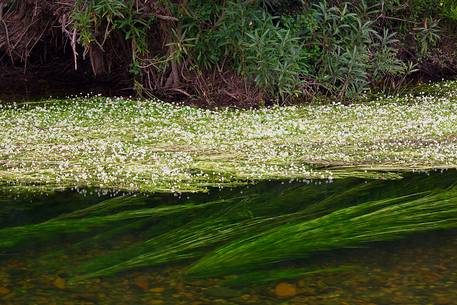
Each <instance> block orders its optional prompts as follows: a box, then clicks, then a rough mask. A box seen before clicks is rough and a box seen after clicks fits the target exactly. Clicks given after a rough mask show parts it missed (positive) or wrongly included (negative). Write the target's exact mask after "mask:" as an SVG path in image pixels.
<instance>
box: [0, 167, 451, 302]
mask: <svg viewBox="0 0 457 305" xmlns="http://www.w3.org/2000/svg"><path fill="white" fill-rule="evenodd" d="M456 178H457V172H455V171H447V172H444V173H433V174H414V175H408V176H407V177H405V179H402V180H398V181H364V180H358V179H347V180H341V181H336V182H333V183H327V182H325V181H323V182H313V183H309V182H308V183H304V182H300V183H298V182H294V183H281V182H269V183H262V184H258V185H254V186H250V187H247V188H239V189H233V190H223V191H213V192H211V193H210V194H205V195H201V194H194V195H181V196H174V195H158V194H152V195H144V194H141V195H140V194H137V195H131V194H117V195H116V196H113V195H109V194H108V195H107V194H104V195H103V194H99V193H100V192H97V191H92V192H90V191H89V192H86V193H85V194H81V193H78V192H56V193H53V194H48V195H46V196H43V195H37V194H33V193H17V192H14V190H13V191H12V189H11V188H7V187H3V188H1V189H0V192H1V198H0V304H59V305H60V304H128V303H130V304H195V305H197V304H201V305H203V304H379V305H381V304H456V303H457V260H456V259H455V256H456V254H457V230H456V226H454V225H453V224H454V223H457V220H456V219H457V201H456V200H457V190H456V187H455V185H456V183H457V179H456ZM454 207H455V208H454ZM384 240H393V241H387V242H386V241H384ZM291 241H294V242H293V243H292V242H291ZM374 241H377V242H374Z"/></svg>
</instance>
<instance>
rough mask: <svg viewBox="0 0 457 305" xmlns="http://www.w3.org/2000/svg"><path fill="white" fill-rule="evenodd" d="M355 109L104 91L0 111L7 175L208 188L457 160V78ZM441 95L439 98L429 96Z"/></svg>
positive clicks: (2, 168) (23, 181)
mask: <svg viewBox="0 0 457 305" xmlns="http://www.w3.org/2000/svg"><path fill="white" fill-rule="evenodd" d="M431 88H432V89H433V90H429V91H427V92H429V93H424V94H416V95H407V96H403V97H395V98H393V97H391V98H385V99H378V100H376V101H372V102H366V103H364V104H353V105H350V106H345V105H340V104H334V105H306V106H290V107H272V108H265V109H259V110H233V109H224V110H204V109H198V108H193V107H188V106H179V105H171V104H165V103H161V102H158V101H151V100H145V101H137V100H130V99H111V98H104V97H92V98H72V99H68V100H62V101H57V100H49V101H48V102H45V103H41V104H24V105H16V106H3V108H1V109H0V181H1V182H5V183H12V184H14V185H21V186H30V185H37V186H39V187H40V188H44V189H46V188H48V189H52V188H70V187H76V188H78V187H80V188H82V187H97V188H112V189H117V190H128V191H147V192H199V191H205V190H207V189H208V188H209V187H223V186H235V185H240V184H244V183H249V182H250V181H259V180H268V179H316V178H318V179H321V178H325V179H327V178H328V179H337V178H344V177H348V176H349V177H351V176H352V177H367V178H370V177H371V178H377V177H380V176H381V177H384V178H398V174H389V173H384V174H382V172H386V171H399V170H400V171H412V170H426V169H431V168H455V167H457V140H456V139H457V102H456V101H457V89H456V88H457V85H456V83H454V82H448V83H441V84H437V85H432V86H431ZM429 94H430V95H429Z"/></svg>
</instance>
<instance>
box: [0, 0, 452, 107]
mask: <svg viewBox="0 0 457 305" xmlns="http://www.w3.org/2000/svg"><path fill="white" fill-rule="evenodd" d="M456 22H457V0H407V1H403V0H385V1H374V0H363V1H337V0H328V1H326V0H313V1H298V0H263V1H262V0H246V1H238V0H227V1H210V0H182V1H171V0H158V1H157V0H156V1H154V0H149V1H139V0H61V1H50V0H41V1H36V0H0V92H1V95H2V96H3V98H4V99H5V98H16V97H17V96H20V97H26V98H32V97H36V96H47V95H68V94H76V93H79V92H89V91H92V92H95V93H102V94H107V95H131V94H136V95H140V96H152V95H153V96H158V97H160V98H162V99H165V100H169V101H179V100H184V101H186V102H190V103H196V104H200V105H206V106H219V105H236V106H241V107H249V106H257V105H262V104H265V103H267V104H269V103H296V102H301V101H309V100H312V99H314V98H315V97H320V96H328V97H332V98H337V99H340V100H349V99H353V98H356V97H358V96H360V95H361V94H362V93H372V92H387V93H391V92H396V91H398V90H401V88H404V87H405V86H406V85H408V84H410V83H413V82H417V81H424V80H439V79H442V78H452V77H454V76H455V75H456V70H457V56H456V48H455V44H456V42H457V36H456V34H455V32H456V31H455V30H456V24H457V23H456Z"/></svg>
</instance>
